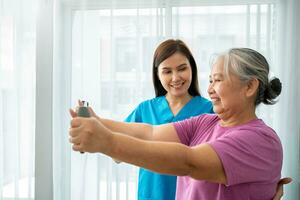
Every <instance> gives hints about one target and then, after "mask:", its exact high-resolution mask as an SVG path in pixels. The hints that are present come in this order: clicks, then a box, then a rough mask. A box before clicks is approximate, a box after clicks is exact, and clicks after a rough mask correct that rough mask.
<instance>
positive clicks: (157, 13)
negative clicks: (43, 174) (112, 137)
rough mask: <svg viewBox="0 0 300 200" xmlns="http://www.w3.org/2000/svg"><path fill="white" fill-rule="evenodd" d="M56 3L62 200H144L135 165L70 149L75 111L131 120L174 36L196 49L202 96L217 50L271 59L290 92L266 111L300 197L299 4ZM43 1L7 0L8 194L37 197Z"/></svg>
mask: <svg viewBox="0 0 300 200" xmlns="http://www.w3.org/2000/svg"><path fill="white" fill-rule="evenodd" d="M53 2H54V5H55V7H54V10H53V12H54V20H53V21H54V34H53V35H54V40H53V41H54V45H53V46H54V52H53V96H52V98H53V174H54V176H53V183H54V185H53V188H54V194H53V196H54V199H55V200H71V199H72V200H77V199H78V200H83V199H88V200H114V199H116V200H119V199H122V200H123V199H124V200H134V199H136V193H137V168H136V167H133V166H130V165H127V164H125V163H122V164H119V165H118V164H116V163H114V162H113V161H112V159H111V158H108V157H106V156H103V155H98V154H83V155H82V154H79V153H75V152H73V151H72V150H71V146H70V144H69V142H68V128H69V120H70V116H69V115H68V113H67V110H68V109H69V108H70V107H73V106H75V105H76V103H77V100H78V99H81V100H86V101H89V103H90V105H91V106H92V107H93V108H94V110H95V111H96V112H97V114H99V115H100V116H102V117H108V118H113V119H117V120H123V119H124V118H125V117H126V116H127V115H128V114H129V113H130V111H131V110H132V109H133V108H134V107H135V106H137V105H138V103H139V102H141V101H142V100H145V99H149V98H152V97H154V91H153V86H152V77H151V67H152V56H153V52H154V50H155V48H156V46H157V45H158V44H159V43H160V42H161V41H163V40H164V39H166V38H169V37H173V38H180V39H182V40H184V41H185V42H186V43H187V44H188V46H189V47H190V48H191V50H192V52H193V54H194V56H195V58H196V62H197V64H198V74H199V84H200V89H201V93H202V95H203V96H207V95H206V89H207V85H208V74H209V70H210V66H209V60H210V58H211V55H212V54H213V53H216V52H220V51H222V50H224V49H227V48H230V47H236V46H243V47H250V48H254V49H257V50H259V51H260V52H262V54H264V55H265V56H266V57H267V58H268V60H269V61H270V65H271V72H272V75H274V76H277V77H279V78H280V80H281V81H282V84H283V90H282V94H281V96H280V97H279V101H278V103H277V104H275V105H274V106H260V107H259V109H258V113H259V117H261V118H263V119H264V120H265V121H266V122H267V124H269V125H270V126H272V127H273V128H274V129H275V130H276V131H277V132H278V134H279V136H280V138H281V141H282V144H283V148H284V163H283V170H282V175H283V176H291V177H292V178H293V179H294V181H293V183H292V184H290V185H287V186H286V187H285V194H284V198H283V199H286V200H295V199H300V196H299V190H300V185H299V181H300V166H299V165H300V157H299V155H300V148H299V143H300V120H299V118H298V113H300V107H299V106H298V99H299V98H300V89H299V88H298V87H297V86H298V83H297V78H298V76H299V75H300V70H299V67H298V63H300V57H299V55H300V47H299V46H300V38H299V35H300V21H299V19H300V16H299V15H300V14H299V13H300V1H298V0H274V1H271V0H270V1H265V0H262V1H260V0H253V1H244V0H237V1H228V2H227V1H226V2H224V1H221V0H220V1H218V0H215V1H213V2H211V1H202V0H201V1H196V0H195V1H192V0H189V1H179V0H178V1H169V0H165V1H156V0H152V1H144V0H130V1H119V0H112V1H97V0H96V1H92V0H80V1H75V0H53ZM36 5H37V1H36V0H27V1H22V0H0V200H1V199H7V198H11V199H34V191H33V190H34V156H35V154H34V151H35V148H34V140H35V135H34V134H35V103H36V102H35V68H36V25H37V24H36V19H37V15H36V13H37V8H36ZM35 142H39V141H35ZM45 151H47V147H45ZM45 181H47V180H45Z"/></svg>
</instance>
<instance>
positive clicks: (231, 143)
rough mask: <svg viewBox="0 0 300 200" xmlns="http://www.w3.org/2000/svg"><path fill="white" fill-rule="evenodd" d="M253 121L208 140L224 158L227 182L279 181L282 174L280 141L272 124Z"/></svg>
mask: <svg viewBox="0 0 300 200" xmlns="http://www.w3.org/2000/svg"><path fill="white" fill-rule="evenodd" d="M258 123H260V121H258ZM252 125H253V126H251V127H248V128H247V127H244V128H241V129H236V130H232V131H228V132H227V133H226V135H225V136H224V137H220V138H218V139H217V140H215V141H210V142H208V143H209V144H210V145H211V146H212V147H213V148H214V150H215V151H216V152H217V154H218V156H219V158H220V159H221V161H222V164H223V167H224V170H225V173H226V177H227V185H235V184H241V183H250V182H265V181H271V182H272V181H274V182H276V181H277V180H278V178H279V177H278V175H280V171H281V165H282V160H281V158H282V149H281V144H280V141H279V140H278V139H277V137H274V136H276V134H274V133H272V130H266V128H267V129H268V127H265V129H259V128H258V127H256V128H254V127H255V126H254V124H252ZM221 129H222V128H221ZM270 169H272V170H270Z"/></svg>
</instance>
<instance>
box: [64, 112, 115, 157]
mask: <svg viewBox="0 0 300 200" xmlns="http://www.w3.org/2000/svg"><path fill="white" fill-rule="evenodd" d="M69 135H70V138H69V141H70V143H72V144H73V146H72V148H73V150H74V151H80V152H90V153H95V152H102V153H103V152H106V151H107V149H108V148H109V147H110V144H111V138H112V132H111V131H110V130H109V129H107V128H106V127H105V126H104V125H103V124H102V123H101V122H100V121H99V120H97V119H96V118H94V117H91V118H81V117H75V118H73V119H72V120H71V127H70V130H69Z"/></svg>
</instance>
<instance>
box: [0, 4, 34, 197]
mask: <svg viewBox="0 0 300 200" xmlns="http://www.w3.org/2000/svg"><path fill="white" fill-rule="evenodd" d="M35 5H36V1H35V0H29V1H22V0H0V199H32V198H33V197H34V127H35V55H36V54H35V45H36V40H35V38H36V32H35V25H36V23H35V22H36V6H35Z"/></svg>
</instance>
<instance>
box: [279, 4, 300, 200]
mask: <svg viewBox="0 0 300 200" xmlns="http://www.w3.org/2000/svg"><path fill="white" fill-rule="evenodd" d="M278 15H279V16H278V19H279V23H278V44H277V59H276V74H279V76H280V78H281V80H282V83H283V90H282V94H281V97H280V101H279V103H278V105H277V108H278V109H276V111H275V112H274V114H273V115H274V122H275V123H274V127H275V128H276V129H277V130H278V133H279V134H280V138H281V141H282V144H283V150H284V163H283V171H282V173H283V175H284V176H291V177H292V178H293V179H294V181H293V183H292V184H291V185H289V186H287V187H285V188H286V189H285V195H284V199H291V200H292V199H300V184H299V182H300V146H299V145H300V120H299V113H300V106H299V99H300V89H299V86H298V85H299V81H298V77H299V75H300V68H299V63H300V37H299V36H300V20H299V19H300V1H298V0H286V1H280V2H279V5H278Z"/></svg>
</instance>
